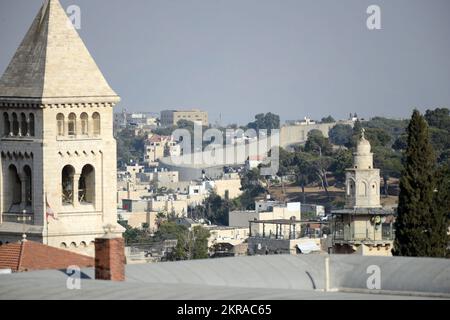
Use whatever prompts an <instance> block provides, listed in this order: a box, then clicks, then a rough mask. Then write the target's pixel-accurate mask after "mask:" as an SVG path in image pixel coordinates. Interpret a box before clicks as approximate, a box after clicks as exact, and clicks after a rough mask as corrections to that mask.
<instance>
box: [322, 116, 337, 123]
mask: <svg viewBox="0 0 450 320" xmlns="http://www.w3.org/2000/svg"><path fill="white" fill-rule="evenodd" d="M321 122H322V123H333V122H336V120H334V118H333V117H332V116H328V117H325V118H322V120H321Z"/></svg>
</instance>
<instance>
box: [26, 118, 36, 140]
mask: <svg viewBox="0 0 450 320" xmlns="http://www.w3.org/2000/svg"><path fill="white" fill-rule="evenodd" d="M28 131H29V134H30V136H32V137H34V135H35V133H34V114H33V113H30V119H29V126H28Z"/></svg>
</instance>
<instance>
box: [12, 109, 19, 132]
mask: <svg viewBox="0 0 450 320" xmlns="http://www.w3.org/2000/svg"><path fill="white" fill-rule="evenodd" d="M12 118H13V119H12V127H13V130H12V131H13V135H14V136H18V135H19V119H18V118H17V114H16V113H15V112H14V113H13V114H12Z"/></svg>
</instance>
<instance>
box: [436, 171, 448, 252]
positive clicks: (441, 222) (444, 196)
mask: <svg viewBox="0 0 450 320" xmlns="http://www.w3.org/2000/svg"><path fill="white" fill-rule="evenodd" d="M436 177H437V194H436V197H437V199H436V202H435V204H436V205H435V208H434V210H435V212H434V215H433V217H434V219H435V221H436V222H435V228H434V229H435V233H434V237H433V240H434V241H435V248H436V255H435V256H438V257H444V256H447V257H449V258H450V236H449V235H448V230H449V227H450V166H449V165H443V166H441V167H440V168H439V169H438V171H437V174H436Z"/></svg>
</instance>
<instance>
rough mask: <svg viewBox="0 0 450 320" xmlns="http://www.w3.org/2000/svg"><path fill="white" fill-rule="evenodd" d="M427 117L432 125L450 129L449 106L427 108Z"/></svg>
mask: <svg viewBox="0 0 450 320" xmlns="http://www.w3.org/2000/svg"><path fill="white" fill-rule="evenodd" d="M425 119H426V120H427V122H428V125H429V126H431V127H436V128H438V129H443V130H447V131H448V130H450V110H449V109H447V108H437V109H435V110H427V111H426V112H425Z"/></svg>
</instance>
